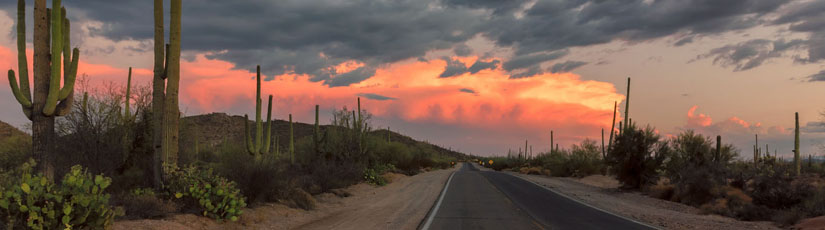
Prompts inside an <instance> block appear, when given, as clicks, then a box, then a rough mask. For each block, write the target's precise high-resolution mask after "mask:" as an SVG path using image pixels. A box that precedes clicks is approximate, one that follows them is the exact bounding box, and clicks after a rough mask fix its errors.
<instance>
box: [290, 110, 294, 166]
mask: <svg viewBox="0 0 825 230" xmlns="http://www.w3.org/2000/svg"><path fill="white" fill-rule="evenodd" d="M292 132H293V129H292V114H289V162H290V163H292V164H295V138H294V137H293V135H292Z"/></svg>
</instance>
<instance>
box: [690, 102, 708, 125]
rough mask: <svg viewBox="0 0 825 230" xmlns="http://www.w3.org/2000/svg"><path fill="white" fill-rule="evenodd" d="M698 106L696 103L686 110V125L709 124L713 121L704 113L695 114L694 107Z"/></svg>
mask: <svg viewBox="0 0 825 230" xmlns="http://www.w3.org/2000/svg"><path fill="white" fill-rule="evenodd" d="M698 108H699V106H698V105H694V106H693V107H690V110H688V113H687V117H688V126H700V127H707V126H710V124H711V123H713V119H711V118H710V117H708V116H707V115H705V114H701V113H700V114H698V115H697V114H696V109H698Z"/></svg>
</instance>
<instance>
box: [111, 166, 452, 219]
mask: <svg viewBox="0 0 825 230" xmlns="http://www.w3.org/2000/svg"><path fill="white" fill-rule="evenodd" d="M456 169H458V167H454V168H452V169H446V170H437V171H431V172H426V173H421V174H418V175H415V176H412V177H407V176H404V175H401V174H391V175H387V177H389V178H388V179H389V180H390V181H391V183H390V184H388V185H386V186H382V187H377V186H372V185H368V184H357V185H354V186H350V187H348V188H346V189H344V191H346V192H348V193H350V194H352V196H349V197H345V198H341V197H338V196H336V195H333V194H330V193H325V194H320V195H317V196H315V199H316V200H317V201H318V206H317V208H316V209H315V210H312V211H304V210H300V209H293V208H289V207H287V206H285V205H283V204H277V203H276V204H265V205H261V206H259V207H255V208H253V209H247V210H244V215H243V216H242V217H241V219H240V220H239V221H238V222H235V223H222V224H221V223H217V222H215V221H212V220H210V219H208V218H205V217H201V216H196V215H192V214H186V215H176V216H172V217H170V218H167V219H163V220H132V221H118V222H115V226H114V229H116V230H150V229H151V230H156V229H158V230H159V229H163V230H165V229H170V230H171V229H175V230H178V229H180V230H196V229H197V230H200V229H210V230H211V229H416V228H417V227H418V224H419V222H421V220H422V219H424V217H425V216H426V215H427V212H428V211H429V210H430V208H431V207H432V205H433V203H434V202H435V200H436V199H437V198H438V195H439V194H440V192H441V189H442V188H443V186H444V183H446V181H447V178H448V177H449V176H450V173H452V172H453V171H455V170H456Z"/></svg>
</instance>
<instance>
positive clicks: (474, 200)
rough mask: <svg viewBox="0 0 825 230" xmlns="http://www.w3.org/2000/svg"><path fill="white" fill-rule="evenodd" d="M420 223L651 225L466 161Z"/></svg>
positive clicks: (492, 226) (439, 225) (473, 226)
mask: <svg viewBox="0 0 825 230" xmlns="http://www.w3.org/2000/svg"><path fill="white" fill-rule="evenodd" d="M445 187H446V192H445V193H443V198H442V199H440V201H436V205H435V206H434V207H433V209H432V210H431V211H430V214H429V215H428V216H427V218H425V219H424V222H422V228H423V229H425V230H428V229H450V230H453V229H576V230H579V229H652V228H651V227H649V226H646V225H643V224H640V223H637V222H635V221H631V220H629V219H625V218H622V217H619V216H616V215H613V214H609V213H606V212H603V211H601V210H598V209H595V208H592V207H589V206H587V205H584V204H581V203H579V202H576V201H573V200H570V199H568V198H566V197H564V196H561V195H559V194H556V193H554V192H552V191H550V190H547V189H545V188H543V187H540V186H538V185H536V184H533V183H531V182H528V181H525V180H524V179H521V178H518V177H515V176H512V175H509V174H505V173H500V172H494V171H479V170H478V169H476V168H475V167H474V166H473V165H471V164H469V163H465V164H464V165H463V166H462V168H461V169H460V170H458V171H456V172H455V174H454V175H453V176H452V178H451V179H449V180H448V183H447V185H445Z"/></svg>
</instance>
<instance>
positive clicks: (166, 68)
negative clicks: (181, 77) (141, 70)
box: [160, 44, 169, 80]
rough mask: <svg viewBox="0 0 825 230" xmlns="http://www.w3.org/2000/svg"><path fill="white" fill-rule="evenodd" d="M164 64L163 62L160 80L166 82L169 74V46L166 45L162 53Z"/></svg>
mask: <svg viewBox="0 0 825 230" xmlns="http://www.w3.org/2000/svg"><path fill="white" fill-rule="evenodd" d="M163 60H164V62H163V75H161V76H160V77H161V79H164V80H166V77H168V74H169V44H166V52H165V53H164V59H163Z"/></svg>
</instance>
